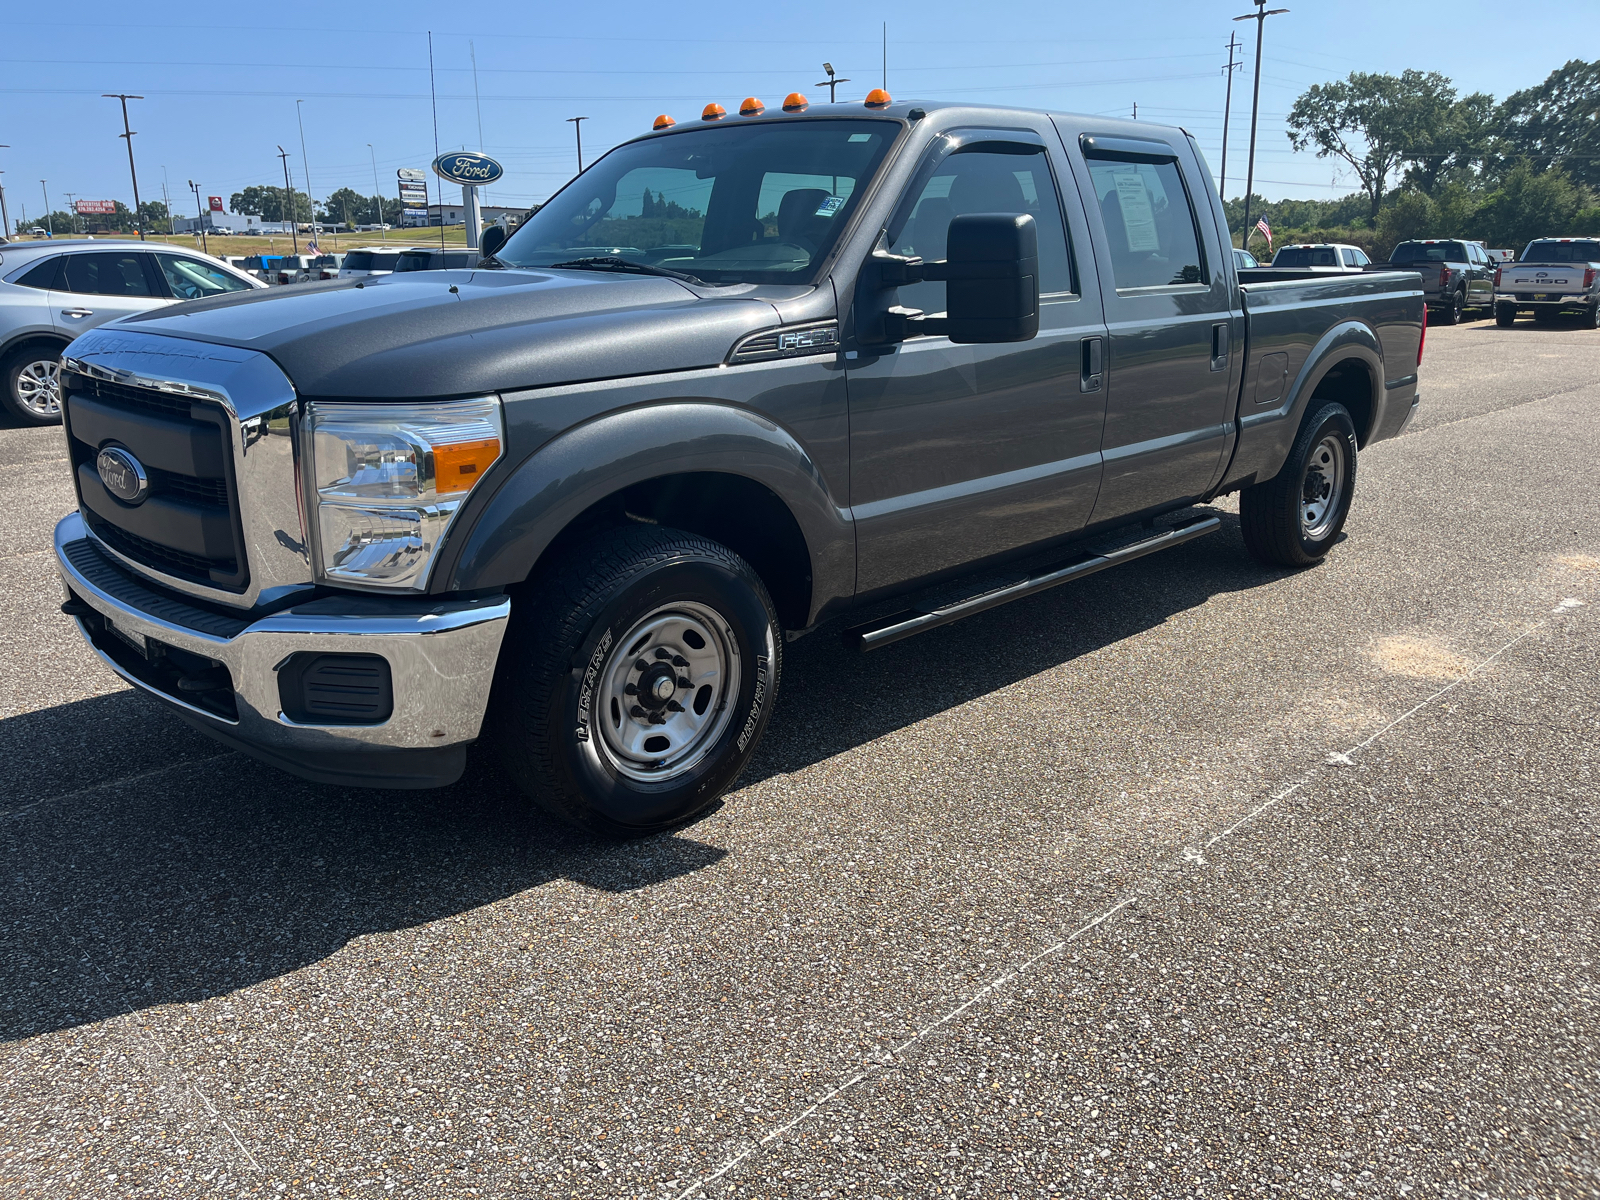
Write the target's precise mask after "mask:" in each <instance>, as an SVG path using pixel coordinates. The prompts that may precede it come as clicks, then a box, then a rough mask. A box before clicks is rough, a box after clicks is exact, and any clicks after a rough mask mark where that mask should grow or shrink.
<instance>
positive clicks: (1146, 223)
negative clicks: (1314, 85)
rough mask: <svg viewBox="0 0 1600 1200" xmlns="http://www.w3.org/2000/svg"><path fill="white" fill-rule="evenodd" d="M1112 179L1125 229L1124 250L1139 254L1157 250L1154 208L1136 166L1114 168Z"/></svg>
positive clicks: (1157, 236)
mask: <svg viewBox="0 0 1600 1200" xmlns="http://www.w3.org/2000/svg"><path fill="white" fill-rule="evenodd" d="M1115 178H1116V183H1117V204H1118V206H1119V207H1121V209H1122V223H1123V225H1124V226H1126V228H1127V231H1128V249H1129V250H1133V251H1136V252H1140V253H1144V252H1150V253H1156V252H1159V251H1160V249H1161V238H1160V236H1159V235H1158V234H1157V233H1156V217H1155V210H1154V209H1153V208H1152V206H1151V204H1150V191H1149V189H1148V188H1146V187H1145V185H1144V178H1143V177H1142V176H1141V175H1140V174H1139V168H1138V167H1136V166H1131V165H1130V166H1128V167H1126V168H1118V169H1117V171H1116V175H1115Z"/></svg>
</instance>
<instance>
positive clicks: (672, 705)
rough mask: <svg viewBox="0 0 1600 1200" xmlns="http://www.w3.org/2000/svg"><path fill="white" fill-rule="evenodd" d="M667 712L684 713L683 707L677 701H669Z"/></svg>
mask: <svg viewBox="0 0 1600 1200" xmlns="http://www.w3.org/2000/svg"><path fill="white" fill-rule="evenodd" d="M667 711H668V712H682V711H683V705H681V704H679V703H678V702H677V701H676V700H668V701H667Z"/></svg>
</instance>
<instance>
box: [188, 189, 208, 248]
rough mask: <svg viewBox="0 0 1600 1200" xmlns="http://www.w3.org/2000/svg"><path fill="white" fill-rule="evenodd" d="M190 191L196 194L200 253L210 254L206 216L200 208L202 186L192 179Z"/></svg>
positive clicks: (195, 214) (195, 215)
mask: <svg viewBox="0 0 1600 1200" xmlns="http://www.w3.org/2000/svg"><path fill="white" fill-rule="evenodd" d="M189 190H190V191H191V192H193V193H194V217H195V220H196V221H198V222H199V224H200V253H202V254H210V253H211V246H210V244H209V243H208V242H207V241H206V214H205V211H204V210H203V209H202V208H201V207H200V185H199V184H198V183H196V182H195V181H194V180H192V179H191V180H189Z"/></svg>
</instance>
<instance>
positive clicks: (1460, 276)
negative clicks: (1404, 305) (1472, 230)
mask: <svg viewBox="0 0 1600 1200" xmlns="http://www.w3.org/2000/svg"><path fill="white" fill-rule="evenodd" d="M1497 265H1498V264H1497V263H1495V262H1494V260H1493V259H1491V258H1490V257H1489V252H1488V251H1487V250H1485V249H1484V248H1483V247H1482V246H1481V245H1480V244H1479V243H1477V242H1466V241H1461V240H1460V239H1456V238H1426V239H1423V240H1421V241H1414V242H1401V243H1400V244H1399V245H1398V246H1396V247H1395V248H1394V253H1393V254H1391V255H1389V261H1388V262H1387V263H1382V264H1380V265H1379V266H1377V267H1375V268H1373V269H1374V270H1378V271H1383V270H1390V271H1416V272H1417V273H1418V274H1419V275H1421V276H1422V296H1423V299H1424V300H1425V301H1426V302H1427V305H1428V307H1429V308H1430V309H1432V310H1433V311H1435V312H1437V313H1438V314H1439V318H1440V324H1443V325H1459V324H1461V317H1462V315H1463V314H1464V313H1465V312H1466V310H1467V309H1469V308H1478V309H1488V308H1491V307H1493V305H1494V278H1495V267H1496V266H1497Z"/></svg>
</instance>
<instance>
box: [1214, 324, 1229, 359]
mask: <svg viewBox="0 0 1600 1200" xmlns="http://www.w3.org/2000/svg"><path fill="white" fill-rule="evenodd" d="M1227 366H1228V323H1227V322H1226V321H1218V322H1217V323H1216V324H1215V325H1213V326H1212V327H1211V369H1212V370H1213V371H1222V370H1225V369H1226V368H1227Z"/></svg>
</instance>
